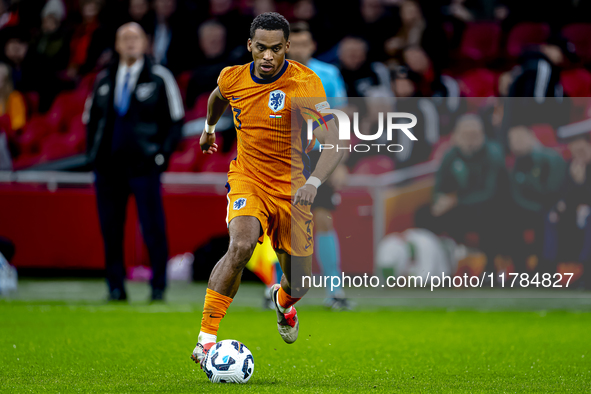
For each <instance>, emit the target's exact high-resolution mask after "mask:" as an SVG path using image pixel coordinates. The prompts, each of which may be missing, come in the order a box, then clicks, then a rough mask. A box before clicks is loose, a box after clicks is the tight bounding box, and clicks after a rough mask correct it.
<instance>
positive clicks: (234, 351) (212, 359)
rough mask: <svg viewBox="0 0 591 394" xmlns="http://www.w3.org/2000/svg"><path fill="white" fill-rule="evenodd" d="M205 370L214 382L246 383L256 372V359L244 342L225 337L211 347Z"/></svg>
mask: <svg viewBox="0 0 591 394" xmlns="http://www.w3.org/2000/svg"><path fill="white" fill-rule="evenodd" d="M203 371H204V372H205V374H206V375H207V377H208V378H209V380H210V381H211V382H212V383H246V382H248V380H249V379H250V377H251V376H252V373H253V372H254V359H253V358H252V353H251V352H250V350H248V348H247V347H246V346H245V345H244V344H243V343H242V342H239V341H236V340H234V339H225V340H223V341H220V342H218V343H216V344H215V345H213V346H212V347H211V349H209V351H208V352H207V355H206V356H205V361H204V363H203Z"/></svg>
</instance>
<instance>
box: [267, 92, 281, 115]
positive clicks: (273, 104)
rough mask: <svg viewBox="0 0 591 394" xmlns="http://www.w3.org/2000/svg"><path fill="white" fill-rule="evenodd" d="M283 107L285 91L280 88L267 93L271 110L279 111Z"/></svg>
mask: <svg viewBox="0 0 591 394" xmlns="http://www.w3.org/2000/svg"><path fill="white" fill-rule="evenodd" d="M283 107H285V93H283V92H282V91H281V90H273V91H272V92H271V93H270V94H269V108H271V109H272V110H273V112H277V111H281V110H282V109H283Z"/></svg>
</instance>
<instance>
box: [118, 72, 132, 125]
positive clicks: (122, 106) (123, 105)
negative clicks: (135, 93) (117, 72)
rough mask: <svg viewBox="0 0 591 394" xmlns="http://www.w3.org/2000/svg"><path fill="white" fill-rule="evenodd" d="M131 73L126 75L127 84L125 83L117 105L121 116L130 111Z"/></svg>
mask: <svg viewBox="0 0 591 394" xmlns="http://www.w3.org/2000/svg"><path fill="white" fill-rule="evenodd" d="M129 96H130V92H129V71H128V72H127V74H125V82H124V83H123V89H121V95H120V96H119V103H118V104H117V112H119V115H120V116H123V115H125V114H126V113H127V110H128V109H129Z"/></svg>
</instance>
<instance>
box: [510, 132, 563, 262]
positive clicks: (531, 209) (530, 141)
mask: <svg viewBox="0 0 591 394" xmlns="http://www.w3.org/2000/svg"><path fill="white" fill-rule="evenodd" d="M508 140H509V148H510V150H511V153H512V154H513V155H514V156H515V165H514V166H513V169H512V171H511V172H510V176H509V179H510V188H511V198H512V204H511V205H510V206H509V207H508V208H507V209H506V210H505V212H506V213H507V215H508V216H507V219H506V223H507V224H508V225H507V226H506V229H505V230H506V232H507V235H508V241H509V245H510V250H509V254H510V256H511V257H512V259H513V264H514V266H515V269H516V272H519V273H522V272H526V260H527V259H528V258H529V257H530V256H536V257H537V258H538V259H539V258H540V257H541V252H542V242H543V229H544V220H545V218H546V217H547V215H548V212H549V211H550V209H551V208H552V207H553V206H554V205H555V204H556V202H557V201H558V199H559V196H560V194H559V193H560V190H561V186H562V183H563V180H564V173H565V171H566V164H565V162H564V160H563V159H562V157H561V156H560V155H559V154H558V153H557V152H556V151H554V150H553V149H551V148H547V147H544V146H541V145H540V144H539V142H538V140H537V139H536V137H535V135H534V134H533V132H532V131H531V129H529V127H528V126H526V125H523V124H519V123H517V124H516V125H514V126H513V127H511V128H510V129H509V132H508ZM538 269H541V270H545V269H547V267H542V266H539V267H538Z"/></svg>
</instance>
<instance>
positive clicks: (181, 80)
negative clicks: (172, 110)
mask: <svg viewBox="0 0 591 394" xmlns="http://www.w3.org/2000/svg"><path fill="white" fill-rule="evenodd" d="M192 75H193V72H192V71H185V72H183V73H181V74H179V76H177V77H176V83H177V85H178V86H179V90H180V92H181V97H182V98H183V103H184V102H186V100H187V88H188V87H189V81H190V80H191V76H192Z"/></svg>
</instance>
